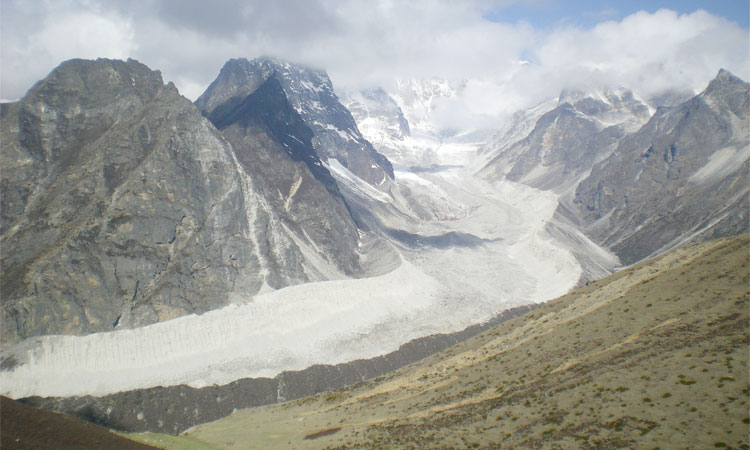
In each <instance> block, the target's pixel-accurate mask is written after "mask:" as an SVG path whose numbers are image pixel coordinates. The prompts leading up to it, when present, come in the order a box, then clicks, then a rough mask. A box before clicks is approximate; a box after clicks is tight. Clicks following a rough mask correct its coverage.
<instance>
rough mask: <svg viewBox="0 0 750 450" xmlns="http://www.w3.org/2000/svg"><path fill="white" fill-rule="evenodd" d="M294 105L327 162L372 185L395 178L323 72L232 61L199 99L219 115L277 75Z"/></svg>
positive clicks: (259, 60)
mask: <svg viewBox="0 0 750 450" xmlns="http://www.w3.org/2000/svg"><path fill="white" fill-rule="evenodd" d="M274 75H275V77H276V79H277V80H278V82H279V84H280V85H281V89H282V91H283V93H284V95H285V97H286V101H287V102H288V103H289V105H290V106H291V107H292V108H293V109H294V110H295V111H296V112H297V113H298V114H299V115H300V117H301V119H302V121H303V122H304V123H305V125H306V126H307V127H309V129H310V130H311V131H312V133H313V136H312V145H313V148H314V149H315V151H316V152H317V155H318V157H319V158H320V159H321V160H322V161H323V163H325V164H327V165H328V164H330V163H331V162H330V161H329V160H331V159H335V160H337V161H338V162H339V163H340V164H341V165H342V166H344V167H345V168H347V169H348V170H349V171H350V172H352V173H354V174H355V175H356V176H358V177H359V178H361V179H363V180H365V181H366V182H368V183H370V184H371V185H373V186H380V185H382V184H383V183H385V182H386V180H388V179H390V180H392V179H393V168H392V167H391V164H390V162H389V161H388V159H387V158H385V157H384V156H383V155H381V154H380V153H378V152H377V151H375V149H374V148H373V147H372V145H371V144H370V143H369V142H368V141H367V140H365V139H364V138H363V137H362V135H361V134H360V132H359V130H358V129H357V125H356V123H355V122H354V119H353V118H352V115H351V113H349V111H348V110H347V109H346V108H345V107H344V106H343V105H342V104H341V103H340V102H339V100H338V97H336V94H335V93H334V91H333V85H332V84H331V80H330V79H329V78H328V75H327V74H326V73H325V72H324V71H321V70H315V69H311V68H305V67H302V66H298V65H292V64H290V63H287V62H283V61H279V60H276V59H273V58H257V59H254V60H252V61H248V60H247V59H244V58H241V59H231V60H229V61H228V62H227V63H226V64H225V65H224V67H222V69H221V71H220V72H219V76H218V77H217V78H216V80H214V82H213V83H211V85H210V86H209V87H208V89H206V91H205V92H204V93H203V94H202V95H201V96H200V97H199V98H198V99H197V100H196V101H195V104H196V106H197V107H198V108H199V109H200V110H201V112H202V113H203V114H204V115H206V117H208V118H210V119H212V120H213V119H214V118H215V117H216V116H215V114H219V113H221V111H219V112H216V110H217V108H219V107H221V108H223V109H226V108H231V107H233V106H234V105H237V104H240V103H242V102H243V101H244V99H245V98H246V97H247V96H248V95H250V94H251V93H253V92H254V91H255V90H256V89H258V88H259V87H260V86H261V85H262V84H263V83H264V82H265V81H266V80H267V79H268V78H269V77H271V76H274Z"/></svg>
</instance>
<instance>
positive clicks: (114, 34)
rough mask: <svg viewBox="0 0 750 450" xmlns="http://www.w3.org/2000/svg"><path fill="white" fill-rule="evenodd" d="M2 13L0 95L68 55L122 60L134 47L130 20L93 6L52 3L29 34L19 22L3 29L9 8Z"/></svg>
mask: <svg viewBox="0 0 750 450" xmlns="http://www.w3.org/2000/svg"><path fill="white" fill-rule="evenodd" d="M3 13H4V14H3V15H4V16H6V17H3V19H4V20H3V22H2V28H3V33H2V73H1V76H0V79H1V80H2V84H1V85H0V97H2V98H18V97H20V96H22V95H23V94H24V93H25V92H26V90H28V89H29V88H30V87H31V86H32V84H33V83H34V82H36V81H38V80H39V79H41V78H43V77H45V76H46V75H47V73H49V72H50V71H51V70H52V69H53V68H54V67H56V66H57V65H58V64H60V63H61V62H62V61H65V60H67V59H71V58H86V59H94V58H98V57H103V58H116V59H126V58H128V57H129V56H130V55H132V54H133V53H135V52H136V51H137V45H136V43H135V38H136V36H135V34H134V32H133V29H132V27H131V25H130V23H129V22H128V21H127V20H124V19H123V18H121V17H118V16H116V15H113V14H103V13H101V12H100V11H98V10H96V9H90V10H87V9H77V10H73V11H59V10H58V9H56V8H55V9H53V8H52V7H50V11H49V14H47V15H46V16H44V17H43V19H42V20H41V21H40V22H39V23H38V24H37V26H38V28H37V29H33V27H31V26H30V27H29V28H31V29H32V31H31V32H30V33H29V32H26V30H27V28H26V27H24V26H23V25H24V24H22V23H17V24H14V25H13V26H8V27H6V24H7V22H6V21H7V20H10V19H9V18H7V11H3ZM27 17H28V16H27ZM30 25H31V24H30ZM8 28H11V29H8Z"/></svg>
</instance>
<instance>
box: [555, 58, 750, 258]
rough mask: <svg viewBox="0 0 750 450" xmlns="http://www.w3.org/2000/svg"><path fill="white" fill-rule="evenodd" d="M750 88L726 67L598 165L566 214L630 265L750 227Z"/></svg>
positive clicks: (660, 111)
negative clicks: (705, 84) (671, 249)
mask: <svg viewBox="0 0 750 450" xmlns="http://www.w3.org/2000/svg"><path fill="white" fill-rule="evenodd" d="M749 173H750V85H748V83H746V82H744V81H742V80H740V79H739V78H737V77H735V76H734V75H732V74H730V73H729V72H727V71H725V70H721V71H720V72H719V74H718V75H717V76H716V78H715V79H714V80H713V81H711V82H710V83H709V85H708V87H707V88H706V89H705V90H704V91H703V92H702V93H700V94H699V95H697V96H696V97H694V98H692V99H691V100H689V101H687V102H684V103H682V104H679V105H678V106H674V107H671V108H670V107H662V108H659V109H658V111H657V112H656V113H655V114H654V116H653V117H652V118H651V119H650V120H649V121H648V123H646V124H645V125H644V126H643V127H642V128H641V129H640V130H638V131H637V132H635V133H633V134H631V135H628V136H626V137H624V138H623V139H621V140H620V142H618V143H617V148H616V150H615V151H614V152H613V153H612V154H611V155H609V156H608V157H607V158H606V159H604V160H603V161H601V162H599V163H597V164H596V165H594V167H593V168H592V170H591V174H590V175H589V176H588V177H587V178H586V179H584V180H583V181H582V182H581V183H580V184H579V185H578V186H577V188H576V189H575V194H574V197H573V199H572V202H568V203H566V204H565V205H563V206H562V212H564V213H565V214H566V215H568V216H569V217H573V219H574V221H577V222H578V223H579V224H580V226H582V228H583V230H584V232H585V233H586V234H587V235H589V236H591V237H592V238H593V239H594V240H595V241H596V242H599V243H600V244H602V245H604V246H606V247H608V248H611V249H612V250H613V251H614V252H615V253H616V254H617V255H618V256H619V257H620V260H621V261H622V262H623V263H625V264H631V263H633V262H636V261H639V260H641V259H643V258H645V257H648V256H649V255H654V254H658V253H660V252H663V251H665V250H668V249H669V248H672V247H675V246H677V245H682V244H684V243H686V242H691V241H694V240H696V239H710V238H712V237H719V236H726V235H732V234H736V233H739V232H742V231H747V230H748V229H750V217H749V216H750V211H749V210H748V205H749V204H750V203H749V202H750V198H749V197H748V191H750V185H749V184H748V174H749Z"/></svg>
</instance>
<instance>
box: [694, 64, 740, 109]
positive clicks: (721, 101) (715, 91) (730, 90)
mask: <svg viewBox="0 0 750 450" xmlns="http://www.w3.org/2000/svg"><path fill="white" fill-rule="evenodd" d="M749 87H750V84H749V83H747V82H745V81H743V80H742V79H740V78H738V77H736V76H735V75H733V74H732V73H731V72H729V71H728V70H725V69H721V70H719V73H718V74H717V75H716V77H715V78H714V79H713V80H711V82H710V83H708V87H706V89H705V90H704V91H703V92H702V93H701V94H700V96H699V97H700V98H702V99H703V100H705V101H707V102H708V103H709V105H711V106H712V107H713V108H714V109H717V110H718V109H721V108H722V105H725V106H726V107H727V108H728V109H729V110H730V111H731V112H732V113H733V114H735V115H736V116H738V117H745V116H747V111H748V109H750V93H749V91H748V88H749Z"/></svg>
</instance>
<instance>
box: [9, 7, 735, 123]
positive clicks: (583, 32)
mask: <svg viewBox="0 0 750 450" xmlns="http://www.w3.org/2000/svg"><path fill="white" fill-rule="evenodd" d="M749 20H750V2H748V0H731V1H730V0H713V1H697V0H628V1H607V0H604V1H594V0H578V1H565V0H531V1H518V0H463V1H452V0H403V1H399V0H330V1H329V0H277V1H267V0H250V1H248V0H213V1H207V0H179V1H178V0H173V1H170V0H0V99H5V100H15V99H18V98H20V97H22V96H23V95H24V93H25V92H26V91H27V90H28V89H29V88H30V87H31V86H32V85H33V84H34V83H35V82H36V81H38V80H39V79H42V78H43V77H45V76H46V75H47V74H48V73H49V72H50V71H51V70H52V69H54V68H55V67H56V66H57V65H58V64H59V63H61V62H62V61H64V60H67V59H70V58H89V59H93V58H97V57H108V58H119V59H126V58H129V57H131V58H134V59H137V60H139V61H141V62H142V63H144V64H146V65H148V66H149V67H151V68H152V69H158V70H160V71H161V72H162V75H163V77H164V79H165V81H172V82H174V83H175V85H176V86H177V87H178V89H179V90H180V92H181V93H182V94H183V95H185V96H186V97H188V98H190V99H192V100H194V99H195V98H197V97H198V96H199V95H200V94H201V93H202V92H203V91H204V90H205V88H206V87H207V86H208V85H209V84H210V82H211V81H212V80H213V79H214V78H215V77H216V75H217V74H218V72H219V70H220V69H221V67H222V65H223V64H224V63H225V62H226V61H227V60H228V59H229V58H235V57H246V58H249V59H251V58H254V57H257V56H262V55H270V56H276V57H279V58H282V59H286V60H289V61H291V62H297V63H301V64H306V65H310V66H314V67H318V68H322V69H325V70H327V71H328V73H329V75H330V76H331V79H332V81H333V83H334V86H335V87H336V88H337V89H355V88H358V87H363V86H365V87H372V86H384V87H386V88H388V87H389V86H391V85H392V83H393V82H394V80H395V79H404V78H412V77H439V78H446V79H449V80H467V79H470V80H475V81H474V82H473V83H472V84H471V86H472V89H470V90H469V91H471V92H467V94H466V95H467V96H468V98H472V99H475V100H476V102H475V103H476V105H475V106H474V107H473V108H474V109H475V111H471V112H467V114H469V115H471V114H478V115H485V116H488V117H490V116H491V117H495V116H498V115H502V114H507V113H508V112H509V111H512V110H515V109H519V108H523V107H528V106H532V105H533V104H535V103H538V102H540V101H543V100H545V99H548V98H553V97H554V96H556V95H557V94H559V92H560V90H562V89H563V88H593V87H602V86H603V87H620V86H624V87H628V88H632V89H634V90H635V91H636V92H639V93H641V94H642V95H646V96H647V95H653V94H656V93H658V92H660V91H663V90H665V89H669V88H674V89H692V90H694V91H696V92H697V91H699V90H701V89H703V88H704V87H705V85H706V84H707V83H708V81H710V79H711V78H713V77H714V76H715V75H716V73H717V72H718V70H719V69H720V68H725V69H727V70H730V71H731V72H733V73H735V75H737V76H740V77H741V78H743V79H745V80H748V79H750V33H749V31H748V21H749Z"/></svg>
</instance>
